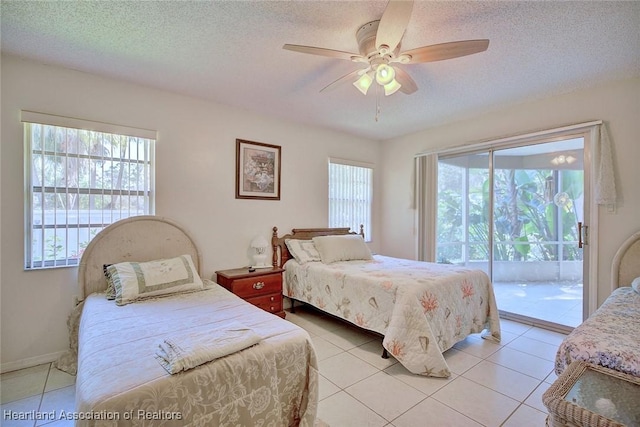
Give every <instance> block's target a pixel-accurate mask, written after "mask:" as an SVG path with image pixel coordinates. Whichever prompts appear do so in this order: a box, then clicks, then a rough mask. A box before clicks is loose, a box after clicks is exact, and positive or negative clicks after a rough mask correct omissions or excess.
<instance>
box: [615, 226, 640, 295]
mask: <svg viewBox="0 0 640 427" xmlns="http://www.w3.org/2000/svg"><path fill="white" fill-rule="evenodd" d="M636 277H640V231H638V232H636V233H634V234H633V235H632V236H631V237H629V238H628V239H627V240H625V241H624V243H623V244H622V245H621V246H620V249H618V251H617V252H616V254H615V256H614V257H613V263H612V265H611V288H612V290H613V289H615V288H618V287H620V286H631V282H632V281H633V279H635V278H636Z"/></svg>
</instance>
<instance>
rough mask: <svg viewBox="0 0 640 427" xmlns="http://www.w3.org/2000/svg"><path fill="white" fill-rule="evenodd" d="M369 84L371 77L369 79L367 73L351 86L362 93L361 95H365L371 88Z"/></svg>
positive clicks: (371, 80) (371, 81)
mask: <svg viewBox="0 0 640 427" xmlns="http://www.w3.org/2000/svg"><path fill="white" fill-rule="evenodd" d="M371 83H373V77H371V76H370V75H369V73H364V74H363V75H361V76H360V78H359V79H358V80H356V81H355V82H353V85H354V86H355V87H356V89H358V90H359V91H360V92H362V94H363V95H366V94H367V91H368V90H369V88H370V87H371Z"/></svg>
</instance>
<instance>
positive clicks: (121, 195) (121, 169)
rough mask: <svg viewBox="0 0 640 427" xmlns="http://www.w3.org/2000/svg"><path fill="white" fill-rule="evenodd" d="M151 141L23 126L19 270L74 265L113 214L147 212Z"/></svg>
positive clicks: (150, 209) (149, 207) (114, 217)
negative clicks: (22, 218) (22, 240)
mask: <svg viewBox="0 0 640 427" xmlns="http://www.w3.org/2000/svg"><path fill="white" fill-rule="evenodd" d="M154 143H155V140H153V139H148V138H141V137H135V136H128V135H120V134H114V133H105V132H97V131H92V130H85V129H76V128H69V127H61V126H53V125H48V124H39V123H29V122H26V123H25V154H26V156H25V157H26V161H27V165H26V170H27V173H26V180H27V188H28V189H29V195H28V200H27V201H26V216H27V218H26V221H27V224H28V231H27V234H26V244H25V248H26V250H25V268H27V269H37V268H47V267H58V266H69V265H77V264H78V261H79V258H80V257H81V256H82V253H83V251H84V249H85V248H86V247H87V245H88V244H89V242H90V241H91V239H92V238H93V237H94V236H95V235H96V234H97V233H98V232H99V231H100V230H102V229H103V228H105V227H106V226H107V225H109V224H111V223H113V222H115V221H118V220H120V219H124V218H128V217H131V216H136V215H144V214H150V213H153V206H152V197H151V195H152V187H153V185H152V184H153V182H152V179H153V164H152V159H153V150H154Z"/></svg>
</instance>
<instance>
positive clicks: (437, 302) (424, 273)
mask: <svg viewBox="0 0 640 427" xmlns="http://www.w3.org/2000/svg"><path fill="white" fill-rule="evenodd" d="M362 235H363V233H362V230H361V232H360V236H358V235H356V233H353V232H351V231H350V230H349V229H348V228H312V229H293V230H292V232H291V233H289V234H286V235H284V236H278V229H277V227H274V228H273V235H272V246H273V265H274V266H278V267H283V268H284V269H285V273H284V283H283V294H284V296H286V297H288V298H289V299H291V304H292V307H295V301H300V302H304V303H307V304H310V305H312V306H314V307H316V308H318V309H320V310H322V311H324V312H326V313H329V314H331V315H334V316H337V317H338V318H340V319H343V320H346V321H348V322H350V323H352V324H353V325H356V326H358V327H360V328H364V329H366V330H369V331H373V332H375V333H377V334H380V335H382V336H383V337H384V338H383V343H382V344H383V347H384V349H385V353H387V352H388V353H391V354H392V355H393V356H394V357H395V358H396V359H398V361H400V362H401V363H402V364H403V365H404V366H405V367H406V368H407V369H408V370H409V371H411V372H412V373H415V374H421V375H427V376H434V377H449V376H450V375H451V371H450V369H449V367H448V366H447V363H446V361H445V358H444V356H443V352H444V351H446V350H447V349H449V348H451V347H452V346H453V345H454V344H455V343H456V342H459V341H461V340H463V339H465V338H466V337H467V336H468V335H470V334H473V333H480V332H483V334H482V336H483V337H484V338H488V339H491V340H494V341H499V340H500V322H499V317H498V316H499V315H498V309H497V306H496V300H495V296H494V293H493V286H492V284H491V281H490V280H489V278H488V276H487V275H486V274H485V273H484V272H482V271H480V270H472V269H468V268H464V267H460V266H454V265H444V264H435V263H427V262H419V261H411V260H405V259H398V258H391V257H385V256H381V255H372V254H371V253H370V252H368V248H366V244H365V243H364V239H363V238H362V237H361V236H362ZM327 242H331V243H329V244H328V243H327ZM347 242H348V243H347ZM343 243H344V244H345V245H347V246H340V245H342V244H343ZM336 245H337V246H336ZM362 246H364V248H363V247H362ZM327 248H328V249H329V250H327ZM314 249H315V250H316V251H317V252H318V254H317V255H316V252H314ZM292 251H293V253H292ZM367 252H368V255H367ZM384 356H385V354H383V357H384Z"/></svg>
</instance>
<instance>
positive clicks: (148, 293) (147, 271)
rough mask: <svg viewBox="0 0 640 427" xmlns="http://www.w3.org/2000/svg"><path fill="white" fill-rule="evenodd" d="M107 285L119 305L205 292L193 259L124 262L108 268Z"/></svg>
mask: <svg viewBox="0 0 640 427" xmlns="http://www.w3.org/2000/svg"><path fill="white" fill-rule="evenodd" d="M106 271H107V282H109V281H110V282H111V283H110V284H109V286H113V289H115V300H116V304H118V305H125V304H129V303H131V302H135V301H137V300H140V299H144V298H151V297H156V296H160V295H168V294H174V293H180V292H192V291H196V290H201V289H202V288H203V285H202V279H201V278H200V276H199V275H198V272H197V270H196V268H195V266H194V265H193V260H192V259H191V255H181V256H179V257H176V258H170V259H160V260H155V261H149V262H121V263H118V264H113V265H110V266H108V267H107V270H106Z"/></svg>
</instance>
